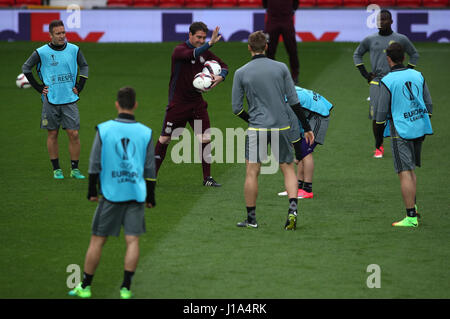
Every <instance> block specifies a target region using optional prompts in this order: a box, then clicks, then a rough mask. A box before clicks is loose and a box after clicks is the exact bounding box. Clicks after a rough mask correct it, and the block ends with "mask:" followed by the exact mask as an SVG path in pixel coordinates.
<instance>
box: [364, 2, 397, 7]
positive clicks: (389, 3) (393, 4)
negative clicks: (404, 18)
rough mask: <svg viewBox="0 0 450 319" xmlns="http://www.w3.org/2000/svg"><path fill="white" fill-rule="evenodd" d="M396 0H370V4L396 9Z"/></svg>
mask: <svg viewBox="0 0 450 319" xmlns="http://www.w3.org/2000/svg"><path fill="white" fill-rule="evenodd" d="M395 1H396V0H369V4H378V5H379V6H380V7H381V8H389V7H395V6H396V4H395Z"/></svg>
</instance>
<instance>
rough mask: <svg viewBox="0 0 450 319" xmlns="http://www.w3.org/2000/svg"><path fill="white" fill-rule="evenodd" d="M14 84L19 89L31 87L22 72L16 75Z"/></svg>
mask: <svg viewBox="0 0 450 319" xmlns="http://www.w3.org/2000/svg"><path fill="white" fill-rule="evenodd" d="M16 85H17V87H18V88H21V89H28V88H30V87H31V85H30V82H28V79H27V77H26V76H25V75H24V74H23V73H20V74H19V75H18V76H17V78H16Z"/></svg>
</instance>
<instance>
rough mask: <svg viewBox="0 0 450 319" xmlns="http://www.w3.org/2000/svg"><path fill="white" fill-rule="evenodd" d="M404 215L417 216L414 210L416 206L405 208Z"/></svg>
mask: <svg viewBox="0 0 450 319" xmlns="http://www.w3.org/2000/svg"><path fill="white" fill-rule="evenodd" d="M406 216H408V217H416V216H417V212H416V208H415V207H414V208H407V209H406Z"/></svg>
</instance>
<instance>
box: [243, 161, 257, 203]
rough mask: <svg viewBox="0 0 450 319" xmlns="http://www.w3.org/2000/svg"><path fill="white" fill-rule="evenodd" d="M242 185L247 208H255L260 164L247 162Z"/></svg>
mask: <svg viewBox="0 0 450 319" xmlns="http://www.w3.org/2000/svg"><path fill="white" fill-rule="evenodd" d="M246 166H247V167H246V172H245V183H244V197H245V204H246V206H247V207H253V206H256V198H257V197H258V176H259V173H260V171H261V163H251V162H248V161H247V165H246Z"/></svg>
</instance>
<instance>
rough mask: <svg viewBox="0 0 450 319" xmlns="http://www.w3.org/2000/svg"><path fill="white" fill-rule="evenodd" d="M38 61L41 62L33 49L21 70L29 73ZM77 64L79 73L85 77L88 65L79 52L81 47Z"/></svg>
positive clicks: (87, 73)
mask: <svg viewBox="0 0 450 319" xmlns="http://www.w3.org/2000/svg"><path fill="white" fill-rule="evenodd" d="M39 62H41V59H40V58H39V54H38V53H37V51H36V50H35V51H33V53H32V54H31V56H30V57H29V58H28V60H26V61H25V63H24V64H23V65H22V72H23V73H31V72H32V70H33V67H34V66H35V65H37V64H38V63H39ZM77 64H78V66H79V68H80V71H79V75H80V76H82V77H85V78H87V77H88V76H89V66H88V64H87V61H86V59H85V58H84V55H83V53H82V52H81V49H79V50H78V55H77Z"/></svg>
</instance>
